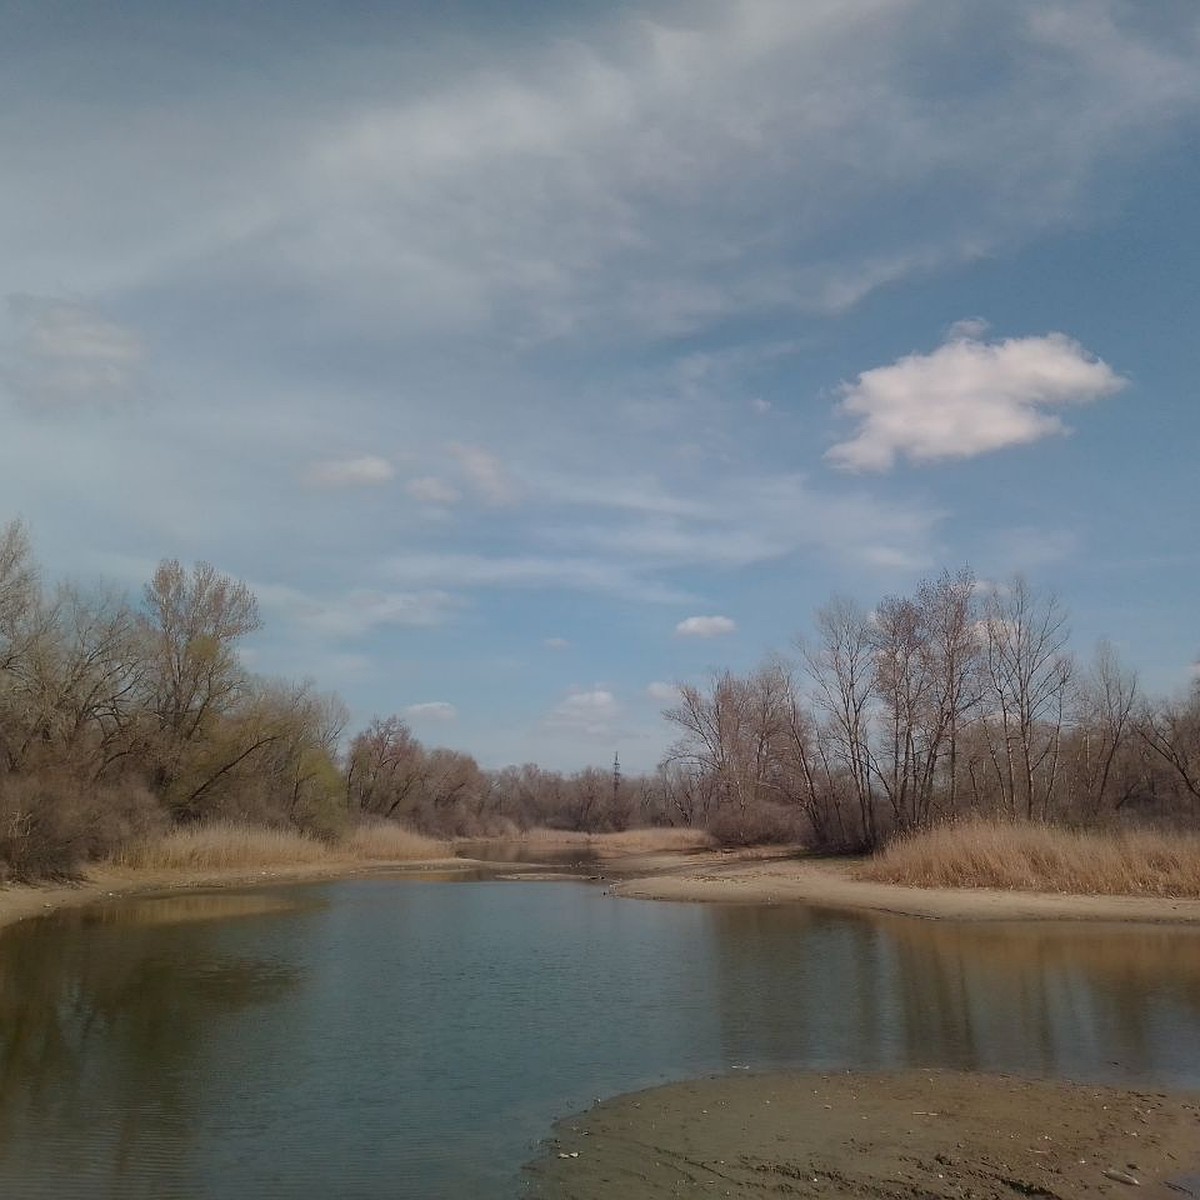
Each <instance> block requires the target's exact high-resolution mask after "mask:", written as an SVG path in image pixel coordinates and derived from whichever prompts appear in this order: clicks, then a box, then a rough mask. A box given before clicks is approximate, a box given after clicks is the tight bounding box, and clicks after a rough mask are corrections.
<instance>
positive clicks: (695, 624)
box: [675, 617, 737, 638]
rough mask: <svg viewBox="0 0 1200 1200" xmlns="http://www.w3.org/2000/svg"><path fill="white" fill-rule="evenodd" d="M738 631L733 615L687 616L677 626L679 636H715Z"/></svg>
mask: <svg viewBox="0 0 1200 1200" xmlns="http://www.w3.org/2000/svg"><path fill="white" fill-rule="evenodd" d="M736 632H737V622H736V621H735V620H733V618H732V617H685V618H684V619H683V620H682V621H680V622H679V624H678V625H676V626H675V633H676V634H677V635H678V636H679V637H694V638H714V637H724V636H725V635H726V634H728V633H736Z"/></svg>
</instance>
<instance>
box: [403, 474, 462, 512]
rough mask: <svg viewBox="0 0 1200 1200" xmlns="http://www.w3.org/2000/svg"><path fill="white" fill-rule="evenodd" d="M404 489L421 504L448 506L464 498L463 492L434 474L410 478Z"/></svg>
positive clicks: (439, 506)
mask: <svg viewBox="0 0 1200 1200" xmlns="http://www.w3.org/2000/svg"><path fill="white" fill-rule="evenodd" d="M404 490H405V491H406V492H407V493H408V494H409V495H410V496H411V497H412V498H413V499H414V500H417V501H419V502H420V503H421V504H429V505H433V506H435V507H438V508H446V507H448V506H449V505H451V504H457V503H458V502H459V500H461V499H462V493H460V492H459V490H458V488H456V487H454V486H453V485H452V484H449V483H447V482H446V481H445V480H444V479H438V478H437V477H436V476H434V475H426V476H423V477H422V478H420V479H410V480H409V481H408V483H406V484H405V485H404Z"/></svg>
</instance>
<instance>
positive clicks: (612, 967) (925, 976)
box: [0, 872, 1200, 1200]
mask: <svg viewBox="0 0 1200 1200" xmlns="http://www.w3.org/2000/svg"><path fill="white" fill-rule="evenodd" d="M485 874H486V872H485ZM472 875H473V872H472ZM435 878H438V877H437V876H432V875H427V874H421V875H414V876H409V877H407V878H403V879H401V878H397V877H391V876H388V877H382V878H372V879H359V880H353V881H345V882H339V883H329V884H320V885H315V886H307V887H303V888H291V889H278V890H276V889H272V890H271V891H270V892H257V893H246V894H243V895H240V896H239V895H237V894H235V893H222V894H220V895H188V896H182V897H170V898H165V897H162V898H157V899H155V900H152V901H148V902H147V901H141V902H137V903H130V902H124V903H119V904H114V905H111V906H108V907H105V908H99V909H93V910H85V911H83V912H76V913H70V914H62V915H61V916H60V917H56V918H53V919H51V920H49V921H45V922H36V923H31V924H28V925H25V926H18V927H16V928H15V929H12V930H9V931H7V932H6V933H5V934H4V935H3V936H0V1195H2V1196H9V1195H11V1196H21V1197H27V1198H29V1200H34V1198H37V1197H43V1196H44V1197H54V1198H55V1200H59V1198H60V1197H63V1196H73V1195H77V1196H89V1197H90V1196H104V1195H111V1196H114V1197H122V1198H124V1197H132V1198H133V1200H141V1198H142V1197H145V1198H147V1200H148V1198H150V1197H164V1198H167V1200H171V1198H174V1197H183V1196H187V1197H196V1196H204V1197H209V1196H212V1197H241V1196H255V1197H288V1198H289V1200H295V1198H300V1197H313V1198H316V1197H321V1198H322V1200H323V1198H324V1197H328V1196H356V1197H376V1196H378V1197H384V1196H387V1197H390V1198H394V1197H414V1198H417V1197H419V1198H420V1200H434V1198H440V1197H462V1196H486V1197H491V1196H503V1195H507V1194H514V1193H515V1192H516V1191H517V1179H518V1173H519V1168H520V1164H521V1163H522V1162H524V1161H526V1160H527V1159H528V1158H529V1157H531V1155H532V1153H533V1149H534V1146H535V1144H536V1142H537V1140H538V1139H539V1138H541V1137H543V1136H545V1135H546V1134H547V1133H548V1132H549V1130H550V1128H551V1125H552V1122H553V1120H554V1119H555V1118H556V1117H558V1116H560V1115H562V1114H563V1113H566V1112H572V1111H578V1110H580V1109H581V1108H584V1107H586V1105H587V1104H588V1103H590V1101H591V1100H592V1099H593V1098H594V1097H597V1096H606V1095H613V1094H615V1093H618V1092H623V1091H629V1090H631V1089H634V1088H637V1087H643V1086H648V1085H650V1084H654V1083H659V1082H666V1081H668V1080H671V1079H681V1078H685V1077H687V1076H694V1075H701V1074H705V1073H709V1072H713V1071H718V1070H723V1069H729V1068H730V1067H734V1066H738V1067H745V1066H752V1067H762V1068H769V1067H776V1066H785V1067H786V1066H798V1067H819V1068H829V1069H836V1068H842V1067H847V1068H855V1067H859V1068H889V1067H900V1066H905V1065H910V1064H912V1065H946V1066H954V1067H961V1068H978V1069H990V1070H1001V1071H1027V1072H1031V1073H1036V1074H1045V1075H1063V1076H1068V1077H1073V1078H1079V1079H1105V1080H1113V1081H1118V1082H1131V1081H1135V1080H1136V1081H1139V1082H1141V1081H1146V1082H1151V1083H1154V1084H1156V1085H1166V1084H1178V1085H1181V1086H1186V1087H1192V1088H1200V1036H1197V1034H1198V1032H1200V934H1197V933H1195V932H1192V933H1189V932H1186V931H1178V930H1157V929H1144V928H1143V929H1136V930H1130V929H1128V928H1123V927H1122V928H1098V927H1095V926H1082V925H1080V926H1069V927H1064V926H1051V925H1037V926H1033V925H1027V926H1013V927H1000V926H995V925H972V926H966V925H964V926H956V925H951V924H946V923H943V922H930V921H915V920H908V919H902V918H892V919H889V918H868V917H855V916H850V915H846V914H837V913H831V912H823V911H820V910H817V909H806V908H802V907H786V908H785V907H774V908H767V907H763V908H756V907H741V906H737V907H720V906H702V905H686V904H657V903H653V902H646V903H643V902H636V901H625V900H616V899H613V898H608V897H605V896H604V894H603V889H601V888H597V887H595V886H594V885H588V884H583V883H574V884H572V883H555V884H546V883H539V884H536V885H532V884H522V883H500V882H495V881H490V882H467V881H466V878H464V875H463V873H461V872H455V873H452V874H450V875H448V876H446V878H448V879H451V880H453V882H451V883H444V884H439V885H436V886H426V884H428V883H430V882H432V880H433V879H435Z"/></svg>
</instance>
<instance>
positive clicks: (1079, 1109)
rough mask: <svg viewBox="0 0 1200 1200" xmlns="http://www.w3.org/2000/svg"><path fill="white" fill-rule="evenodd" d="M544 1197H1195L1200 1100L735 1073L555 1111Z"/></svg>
mask: <svg viewBox="0 0 1200 1200" xmlns="http://www.w3.org/2000/svg"><path fill="white" fill-rule="evenodd" d="M527 1171H528V1174H529V1176H530V1178H531V1180H532V1194H533V1195H534V1196H536V1197H539V1198H544V1200H655V1198H658V1197H669V1196H722V1197H755V1198H756V1200H761V1197H764V1196H780V1195H787V1196H850V1197H880V1198H892V1197H895V1198H896V1200H900V1198H904V1200H913V1198H915V1197H928V1198H933V1197H947V1198H950V1197H953V1198H955V1200H964V1198H968V1197H970V1198H975V1200H984V1198H990V1197H1003V1198H1004V1200H1018V1198H1019V1197H1022V1196H1032V1197H1045V1198H1047V1200H1054V1198H1058V1197H1061V1198H1062V1200H1073V1198H1076V1197H1078V1198H1083V1197H1088V1198H1091V1200H1100V1198H1102V1197H1119V1196H1128V1197H1129V1198H1130V1200H1133V1198H1134V1197H1142V1198H1143V1200H1149V1198H1151V1197H1153V1198H1155V1200H1160V1198H1165V1197H1171V1198H1173V1200H1180V1198H1181V1197H1187V1196H1189V1195H1192V1196H1200V1176H1197V1175H1196V1172H1197V1171H1200V1096H1194V1095H1193V1096H1185V1095H1168V1094H1164V1093H1161V1092H1157V1091H1149V1090H1147V1091H1120V1090H1114V1089H1109V1088H1102V1087H1093V1086H1084V1085H1076V1084H1067V1083H1048V1082H1035V1081H1030V1080H1022V1079H1016V1078H1012V1077H1007V1076H995V1075H969V1074H958V1073H955V1072H948V1071H904V1072H900V1073H896V1074H885V1075H849V1074H809V1073H789V1074H766V1075H749V1074H747V1075H738V1074H734V1075H730V1076H723V1077H720V1078H715V1079H707V1080H699V1081H695V1082H689V1083H679V1084H672V1085H669V1086H666V1087H659V1088H653V1089H651V1090H649V1091H644V1092H635V1093H632V1094H630V1095H627V1096H620V1097H618V1098H616V1099H614V1100H609V1101H607V1102H605V1103H603V1104H599V1105H597V1106H596V1107H595V1108H593V1109H592V1110H591V1111H590V1112H588V1113H586V1114H583V1115H581V1116H578V1117H573V1118H569V1119H567V1120H565V1121H562V1122H560V1124H559V1125H558V1126H557V1127H556V1133H555V1137H554V1138H553V1139H551V1140H550V1141H549V1142H548V1143H547V1145H546V1147H545V1148H544V1153H543V1156H542V1157H540V1158H539V1159H538V1160H537V1161H536V1162H534V1163H532V1164H530V1166H529V1167H528V1168H527Z"/></svg>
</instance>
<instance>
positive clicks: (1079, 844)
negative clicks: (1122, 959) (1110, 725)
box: [855, 820, 1200, 897]
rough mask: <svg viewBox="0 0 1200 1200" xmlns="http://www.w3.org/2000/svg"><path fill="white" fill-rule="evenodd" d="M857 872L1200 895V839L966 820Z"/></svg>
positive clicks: (1023, 887) (924, 881) (911, 879)
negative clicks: (1080, 831)
mask: <svg viewBox="0 0 1200 1200" xmlns="http://www.w3.org/2000/svg"><path fill="white" fill-rule="evenodd" d="M855 874H856V876H857V877H858V878H859V879H869V880H873V881H875V882H878V883H902V884H909V885H911V886H914V887H950V888H1007V889H1010V890H1016V891H1030V892H1061V893H1069V894H1072V895H1085V896H1170V897H1200V836H1196V835H1177V834H1171V835H1167V834H1160V833H1150V832H1131V833H1124V832H1114V833H1076V832H1073V831H1070V830H1065V829H1055V828H1052V827H1049V826H1045V825H1034V824H1021V823H1007V822H998V821H983V820H978V821H967V822H962V823H960V824H955V825H944V826H941V827H940V828H937V829H931V830H928V831H926V832H924V833H918V834H914V835H913V836H911V837H906V838H901V839H900V840H898V841H896V842H893V843H892V844H891V845H890V846H888V847H887V848H886V849H884V850H882V851H880V852H879V853H878V854H876V855H875V857H874V858H872V859H871V860H870V861H869V862H867V863H865V864H863V865H862V866H861V867H859V868H857V869H856V871H855Z"/></svg>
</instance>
